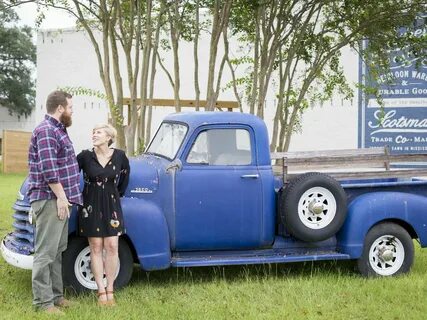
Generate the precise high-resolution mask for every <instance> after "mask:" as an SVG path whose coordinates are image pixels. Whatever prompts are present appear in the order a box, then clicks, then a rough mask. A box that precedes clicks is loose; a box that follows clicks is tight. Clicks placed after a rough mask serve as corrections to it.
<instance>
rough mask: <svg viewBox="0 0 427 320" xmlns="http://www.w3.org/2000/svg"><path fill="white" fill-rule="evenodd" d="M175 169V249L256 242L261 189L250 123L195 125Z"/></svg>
mask: <svg viewBox="0 0 427 320" xmlns="http://www.w3.org/2000/svg"><path fill="white" fill-rule="evenodd" d="M190 141H192V143H191V144H190V145H189V146H188V147H187V149H186V150H185V151H184V153H183V157H182V164H183V166H182V170H181V171H177V172H176V180H175V181H176V188H175V204H176V207H175V208H176V211H175V250H177V251H181V250H216V249H242V248H255V247H257V246H259V245H260V243H261V232H262V231H261V230H262V221H263V219H262V215H263V208H262V203H263V194H262V185H261V179H260V176H259V172H258V168H257V164H256V155H255V147H254V145H255V139H254V133H253V131H252V129H251V128H250V127H247V126H242V125H240V126H237V125H236V126H230V125H227V126H226V127H225V126H208V127H205V128H203V129H200V130H198V131H196V132H195V133H194V134H193V136H192V139H191V140H190Z"/></svg>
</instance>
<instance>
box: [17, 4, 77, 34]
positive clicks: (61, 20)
mask: <svg viewBox="0 0 427 320" xmlns="http://www.w3.org/2000/svg"><path fill="white" fill-rule="evenodd" d="M15 11H16V13H17V14H18V15H19V18H20V20H21V21H20V23H19V24H22V25H28V26H30V27H33V28H35V27H36V24H35V21H36V16H37V6H36V4H35V3H25V4H22V5H20V6H18V7H15ZM45 16H46V18H45V20H44V21H43V22H42V24H41V25H40V29H57V28H70V27H73V26H74V25H75V19H73V18H72V17H71V16H70V15H68V14H67V13H65V12H63V11H61V10H58V9H49V10H48V11H47V12H46V13H45Z"/></svg>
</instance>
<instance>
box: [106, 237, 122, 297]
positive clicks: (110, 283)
mask: <svg viewBox="0 0 427 320" xmlns="http://www.w3.org/2000/svg"><path fill="white" fill-rule="evenodd" d="M104 248H105V252H106V255H105V275H106V277H107V291H109V292H113V291H114V279H115V278H116V274H117V267H118V263H119V237H106V238H104ZM107 298H108V300H114V295H113V294H112V293H111V294H107Z"/></svg>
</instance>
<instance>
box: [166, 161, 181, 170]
mask: <svg viewBox="0 0 427 320" xmlns="http://www.w3.org/2000/svg"><path fill="white" fill-rule="evenodd" d="M181 169H182V162H181V160H179V159H175V160H174V161H172V162H171V163H170V164H169V165H168V166H167V167H166V172H167V173H169V172H170V171H173V170H181Z"/></svg>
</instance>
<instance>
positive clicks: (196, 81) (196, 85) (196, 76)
mask: <svg viewBox="0 0 427 320" xmlns="http://www.w3.org/2000/svg"><path fill="white" fill-rule="evenodd" d="M199 15H200V9H199V0H196V21H195V25H196V30H195V32H194V46H193V56H194V91H195V93H196V106H195V107H196V111H199V109H200V85H199V56H198V51H199V34H200V29H199V20H200V17H199Z"/></svg>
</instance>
